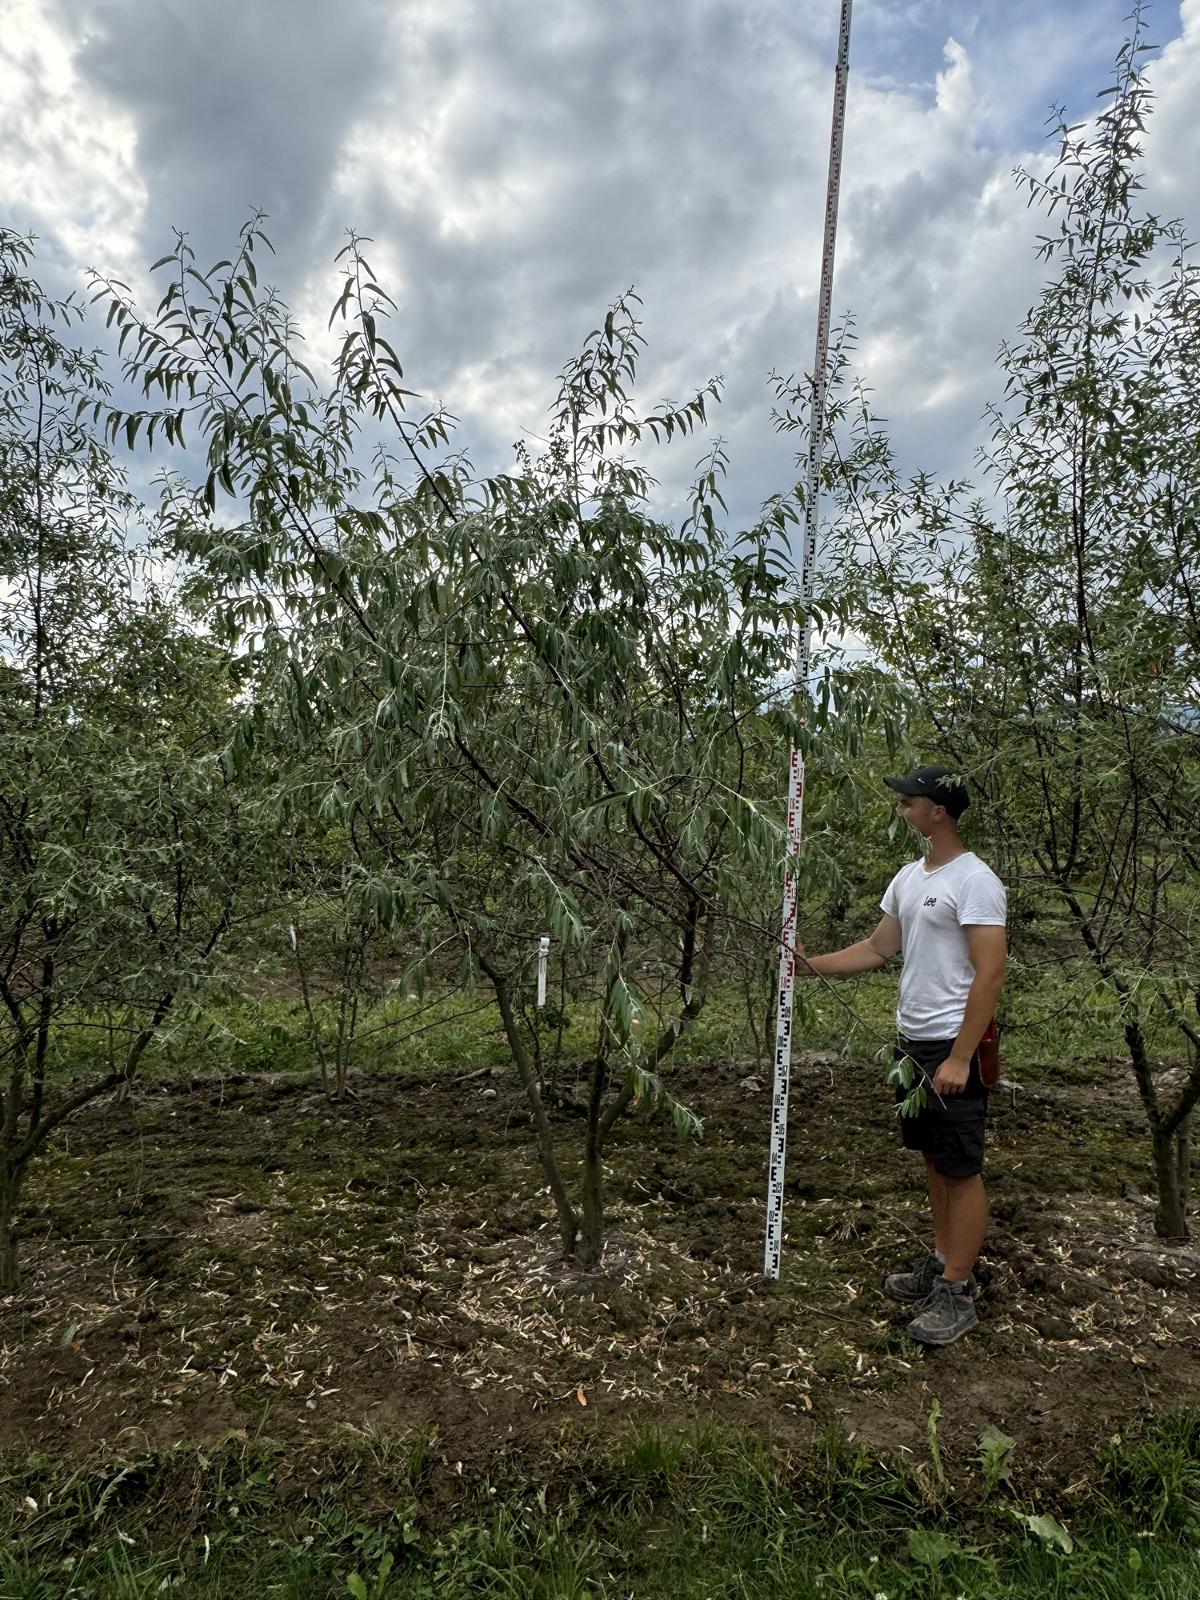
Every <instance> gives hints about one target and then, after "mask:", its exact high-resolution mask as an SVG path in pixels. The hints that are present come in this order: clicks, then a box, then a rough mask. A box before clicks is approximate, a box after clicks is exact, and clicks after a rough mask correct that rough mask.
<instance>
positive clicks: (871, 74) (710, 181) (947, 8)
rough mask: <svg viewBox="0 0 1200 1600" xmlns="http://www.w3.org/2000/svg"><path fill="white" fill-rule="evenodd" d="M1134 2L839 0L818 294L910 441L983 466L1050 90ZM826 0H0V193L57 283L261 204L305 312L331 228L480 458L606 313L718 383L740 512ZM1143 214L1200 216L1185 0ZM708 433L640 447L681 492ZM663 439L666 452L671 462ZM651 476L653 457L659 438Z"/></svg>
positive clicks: (821, 105) (769, 452)
mask: <svg viewBox="0 0 1200 1600" xmlns="http://www.w3.org/2000/svg"><path fill="white" fill-rule="evenodd" d="M1126 9H1127V4H1126V0H858V4H857V5H856V7H855V19H854V39H853V43H852V47H851V73H850V94H849V118H848V125H847V133H846V146H845V165H844V176H843V200H842V226H841V233H840V237H839V250H838V273H837V279H836V283H835V294H834V298H835V311H836V313H840V312H844V311H847V310H849V311H852V312H853V313H854V315H855V317H856V319H857V323H858V329H859V336H860V340H861V345H860V361H859V365H860V368H861V370H862V371H863V373H864V375H865V377H866V379H867V381H868V382H869V383H871V384H872V385H873V386H874V388H875V390H876V393H877V404H878V409H879V410H880V411H881V412H882V413H883V414H884V415H886V416H887V417H889V418H890V419H891V421H892V424H893V428H894V431H895V433H896V436H897V439H898V442H899V444H900V447H901V451H902V457H903V459H904V461H905V462H906V464H908V465H910V466H912V467H916V466H918V465H920V466H923V467H926V468H928V469H930V470H932V471H938V470H943V471H961V470H963V469H964V468H966V467H968V466H969V463H970V459H971V454H972V449H973V445H974V443H975V441H976V440H977V439H978V437H979V433H980V430H979V417H980V413H981V411H982V409H983V407H984V405H985V403H986V401H987V400H988V398H989V397H990V396H992V395H993V394H995V392H996V388H997V384H996V376H995V371H994V365H993V363H994V357H995V352H996V347H997V345H998V343H999V341H1000V339H1001V338H1002V337H1004V336H1005V335H1006V334H1008V333H1011V331H1012V330H1013V328H1014V327H1015V324H1016V322H1017V319H1018V318H1019V316H1020V313H1021V312H1022V310H1023V309H1024V307H1025V306H1026V305H1027V304H1028V303H1029V302H1030V300H1031V299H1032V298H1033V295H1034V294H1035V292H1036V287H1037V283H1038V266H1037V264H1036V263H1035V261H1034V259H1033V251H1032V242H1033V236H1034V233H1035V231H1036V228H1037V225H1038V217H1037V214H1036V213H1031V212H1029V211H1027V210H1026V208H1025V203H1024V200H1023V199H1022V198H1021V197H1020V196H1019V195H1018V194H1017V193H1016V191H1015V189H1014V185H1013V183H1012V178H1011V173H1012V168H1013V166H1014V164H1016V163H1018V162H1021V163H1033V164H1034V165H1035V166H1040V165H1044V164H1045V163H1046V162H1047V160H1048V159H1049V151H1048V149H1047V147H1046V146H1045V144H1044V142H1043V141H1044V137H1045V119H1046V115H1047V110H1048V107H1049V105H1050V103H1051V102H1054V101H1058V102H1063V103H1065V105H1066V106H1067V109H1068V111H1069V112H1070V113H1071V114H1072V115H1073V116H1078V117H1081V116H1086V115H1088V114H1089V113H1090V112H1091V110H1092V109H1093V107H1094V104H1095V94H1096V91H1097V90H1098V89H1100V88H1102V87H1103V86H1104V85H1105V84H1106V83H1108V82H1109V81H1110V79H1109V66H1110V63H1111V61H1112V58H1113V56H1114V55H1115V53H1116V50H1117V48H1118V46H1119V44H1120V41H1121V38H1122V35H1123V31H1124V30H1123V23H1122V17H1123V13H1124V11H1125V10H1126ZM837 16H838V3H837V0H559V3H558V4H554V5H551V4H547V3H545V0H338V3H337V4H331V3H328V0H0V22H2V24H3V25H2V26H0V185H2V192H3V194H4V195H5V196H6V200H7V205H6V211H7V215H6V218H5V220H6V222H7V223H8V225H10V226H13V227H17V228H19V229H21V230H23V231H25V230H30V231H34V232H36V233H37V234H38V235H39V236H40V238H41V241H42V244H41V262H42V272H43V276H44V277H46V278H47V279H48V280H50V281H52V282H53V283H54V284H55V286H56V287H57V286H62V285H64V284H68V285H69V284H81V283H82V282H83V281H84V278H85V274H86V271H87V269H88V268H89V267H95V268H97V269H99V270H101V271H103V272H107V273H113V274H115V275H117V276H120V277H123V278H126V279H127V280H128V281H130V282H131V283H133V284H135V285H136V284H138V282H139V280H141V281H144V277H143V273H144V268H145V267H146V265H148V263H149V262H150V261H151V260H153V259H154V258H155V257H157V256H159V255H161V254H163V253H164V252H165V251H166V250H168V249H169V248H170V247H171V243H172V229H173V228H174V227H180V228H183V229H186V230H187V231H188V233H189V234H190V236H191V239H192V242H193V244H194V245H195V247H196V250H197V253H198V255H200V256H201V257H202V258H206V259H208V260H211V259H214V258H215V257H216V256H219V255H225V254H227V253H229V250H230V244H231V242H232V240H233V239H234V236H235V234H236V230H237V227H238V224H239V223H240V222H241V221H242V220H243V219H244V218H245V216H246V215H247V214H248V212H249V211H250V210H251V209H252V208H254V207H256V206H261V207H262V208H264V209H265V210H266V211H267V212H268V213H269V214H270V219H271V220H270V222H269V224H268V231H269V232H270V234H271V236H272V238H273V241H274V243H275V246H276V249H277V251H278V258H277V261H276V263H275V267H274V272H275V276H276V280H277V282H278V283H279V285H280V287H281V288H282V289H283V290H284V292H285V294H286V295H287V296H288V298H289V299H290V300H291V301H292V303H293V305H294V306H295V307H296V308H297V310H298V311H299V313H300V315H301V318H302V321H303V322H304V323H305V324H306V325H307V326H308V327H310V328H311V329H312V330H313V332H314V333H319V332H320V330H322V329H323V328H324V326H325V321H326V316H327V313H328V307H329V304H330V303H331V301H332V298H333V294H334V284H335V281H336V280H335V274H334V270H333V268H332V265H331V261H332V257H333V255H334V253H335V252H336V251H337V249H338V248H339V247H340V245H341V243H342V242H343V241H344V234H345V230H346V229H347V228H348V227H353V228H355V229H357V230H359V231H360V232H362V233H366V234H370V235H372V236H373V237H374V238H375V240H376V241H377V243H376V245H375V247H374V249H373V250H372V251H371V256H372V260H373V264H374V265H375V267H376V269H377V271H378V272H379V273H380V274H381V275H382V278H383V281H384V283H385V284H386V285H387V286H388V287H389V288H390V289H391V290H392V292H393V293H394V295H395V297H396V299H397V300H398V302H399V307H400V310H399V317H398V322H397V325H396V327H395V329H394V335H393V337H394V342H395V343H396V344H397V346H398V347H399V349H400V351H401V353H402V357H403V358H404V360H405V366H406V374H407V377H408V378H409V379H410V380H411V381H412V383H413V386H414V387H416V388H420V389H421V390H423V391H424V392H426V393H428V394H430V395H433V396H437V397H439V398H441V399H444V400H445V402H446V403H447V404H448V405H449V406H450V408H451V409H452V410H454V411H455V412H457V413H458V414H459V416H460V417H461V418H462V419H463V427H462V433H461V435H460V437H461V438H462V439H463V441H464V442H466V443H467V444H469V446H470V447H471V449H472V453H473V455H474V456H475V459H476V461H477V463H479V464H480V465H484V466H487V467H489V468H494V467H497V466H501V465H504V464H505V463H506V462H507V461H508V460H509V459H510V456H509V454H508V447H509V445H510V443H511V441H512V440H513V439H515V438H516V437H517V436H518V434H520V433H521V432H524V431H531V432H533V433H538V432H540V431H542V429H543V425H544V419H545V414H546V406H547V404H548V401H549V399H550V396H551V394H552V389H553V379H554V374H555V373H556V372H557V370H558V369H559V367H560V366H561V365H562V364H563V362H564V360H565V359H566V358H567V357H568V356H569V354H570V353H571V351H572V350H573V349H574V348H575V346H576V344H577V343H578V341H579V340H580V339H581V337H582V336H583V335H584V334H585V333H586V332H587V330H588V329H589V328H590V327H592V326H594V325H595V324H596V322H597V321H598V320H599V318H600V317H601V316H602V315H603V311H604V308H605V306H606V305H607V304H608V303H609V301H611V299H612V298H613V297H614V296H615V295H616V294H618V293H619V292H620V291H621V290H622V289H624V288H625V287H627V286H628V285H630V284H636V286H637V288H638V291H639V293H640V294H641V295H642V297H643V299H644V301H645V331H646V334H647V337H648V339H649V352H648V358H647V362H646V366H645V386H644V394H645V398H646V400H647V401H654V400H657V399H658V398H659V397H661V396H662V395H664V394H666V395H670V396H672V397H674V398H681V397H683V396H684V395H685V394H686V393H687V392H689V391H690V390H691V389H692V388H693V387H695V386H696V385H698V384H700V383H701V382H703V380H704V379H705V378H707V377H708V376H709V375H711V374H714V373H721V374H723V375H724V378H725V380H726V400H725V404H724V405H723V407H722V408H721V411H720V413H719V418H718V424H717V425H718V426H719V428H720V431H721V432H722V433H723V434H724V435H725V436H726V438H727V440H728V442H729V447H730V451H731V455H732V466H733V470H732V478H731V490H732V493H731V497H730V498H731V509H732V510H733V513H734V516H735V518H736V519H739V520H741V521H743V522H744V520H745V519H746V518H748V517H749V516H751V515H752V514H753V511H754V509H755V507H756V506H757V505H758V503H759V502H760V501H761V500H762V499H763V498H764V497H765V496H766V495H767V494H769V493H771V492H773V491H775V490H778V489H781V488H783V487H786V486H787V484H788V483H789V482H790V481H791V480H792V478H793V476H794V474H793V471H792V467H791V457H792V450H793V445H792V443H791V442H789V441H786V440H781V439H779V438H777V437H776V436H775V435H774V434H773V432H772V429H771V426H770V421H769V412H770V405H771V395H770V391H769V388H768V385H767V381H766V375H767V372H768V371H769V370H770V369H771V368H772V367H776V368H781V369H783V370H787V371H790V370H797V369H801V370H802V369H805V368H806V367H807V366H808V365H809V364H810V362H811V352H812V341H813V318H814V305H815V298H816V286H817V276H818V270H819V252H820V229H821V220H822V210H823V203H824V182H825V166H826V161H827V153H828V139H829V114H830V97H831V92H832V63H833V56H834V47H835V42H836V41H835V32H836V24H837ZM1150 36H1151V38H1152V39H1153V40H1154V41H1155V42H1156V43H1158V44H1160V45H1161V46H1162V47H1163V49H1162V53H1161V56H1160V57H1159V58H1158V60H1157V62H1156V63H1155V65H1154V67H1153V82H1154V85H1155V88H1156V91H1157V94H1158V110H1157V113H1156V116H1155V119H1154V122H1153V124H1152V127H1151V133H1150V139H1149V146H1148V172H1149V178H1150V187H1149V193H1148V203H1150V204H1152V205H1154V206H1157V207H1158V208H1160V209H1161V210H1163V211H1167V212H1170V213H1171V214H1173V215H1182V216H1184V217H1185V218H1186V219H1188V220H1189V221H1190V223H1191V224H1192V225H1193V229H1194V230H1195V225H1196V224H1197V222H1198V221H1200V117H1197V115H1196V110H1197V107H1200V0H1183V3H1182V5H1180V4H1178V3H1177V0H1157V3H1156V4H1155V5H1154V6H1153V7H1152V8H1151V29H1150ZM701 453H702V449H701V447H700V445H699V444H695V443H685V444H684V445H683V446H681V447H679V450H678V453H676V454H674V455H673V456H672V458H671V461H669V462H665V463H662V464H661V471H662V476H663V485H664V487H663V492H662V501H663V503H664V504H666V505H670V504H672V503H673V502H674V501H676V500H677V497H678V494H679V492H680V489H681V486H682V484H683V483H684V482H686V480H687V477H688V474H689V472H690V469H691V466H692V463H693V461H694V460H695V459H696V458H697V457H699V456H700V454H701ZM672 462H673V463H674V464H673V465H672ZM655 465H656V468H657V467H659V465H660V464H659V462H658V461H657V459H656V462H655Z"/></svg>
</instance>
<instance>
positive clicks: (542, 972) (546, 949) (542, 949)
mask: <svg viewBox="0 0 1200 1600" xmlns="http://www.w3.org/2000/svg"><path fill="white" fill-rule="evenodd" d="M549 957H550V935H549V934H548V933H544V934H543V935H542V936H541V938H540V939H539V940H538V986H537V1003H538V1006H539V1007H541V1006H544V1005H545V1004H546V962H547V961H548V960H549Z"/></svg>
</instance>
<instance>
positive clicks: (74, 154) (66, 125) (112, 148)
mask: <svg viewBox="0 0 1200 1600" xmlns="http://www.w3.org/2000/svg"><path fill="white" fill-rule="evenodd" d="M4 13H5V14H4V27H3V30H2V31H0V189H2V190H3V192H4V195H5V201H6V212H7V221H8V225H9V226H10V227H16V228H18V229H20V230H21V231H30V232H36V233H38V234H39V235H40V236H41V237H42V238H43V240H44V247H45V249H46V250H47V251H48V252H49V254H50V255H51V257H52V258H53V259H54V260H56V262H57V263H58V264H59V265H60V267H61V268H63V269H65V270H66V272H67V273H69V274H70V276H72V277H73V278H74V279H75V281H76V282H78V281H79V279H80V277H81V272H80V268H81V266H86V265H90V264H92V263H93V262H96V261H105V262H108V263H111V264H112V266H113V267H114V269H115V270H117V271H118V272H125V271H132V270H133V268H134V266H135V264H136V262H137V261H138V258H139V256H140V254H141V249H140V239H139V230H140V228H141V226H142V221H143V216H144V207H145V200H146V189H145V185H144V183H143V182H142V178H141V175H140V173H139V171H138V160H137V158H138V152H137V139H136V131H135V120H134V117H133V115H132V113H131V112H130V111H128V110H126V109H125V108H124V107H122V106H120V105H119V104H117V105H114V104H111V103H110V102H109V101H108V100H107V99H106V98H105V97H104V96H103V95H101V94H99V93H97V92H96V91H95V89H93V88H92V87H90V86H89V85H87V84H86V83H85V82H83V81H82V80H81V78H80V76H79V74H78V72H77V71H76V69H75V64H74V51H73V48H72V46H73V41H72V40H71V39H70V37H69V36H68V35H67V33H66V32H65V31H64V30H63V28H62V27H61V26H60V25H59V24H58V23H57V22H56V21H55V20H54V19H53V18H52V17H51V16H49V15H48V14H47V12H46V10H45V7H44V6H42V5H39V4H38V3H37V0H6V3H5V7H4Z"/></svg>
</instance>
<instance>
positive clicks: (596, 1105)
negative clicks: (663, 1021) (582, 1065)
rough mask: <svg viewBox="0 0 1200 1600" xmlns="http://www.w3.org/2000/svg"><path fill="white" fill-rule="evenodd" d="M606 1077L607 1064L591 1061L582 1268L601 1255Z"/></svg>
mask: <svg viewBox="0 0 1200 1600" xmlns="http://www.w3.org/2000/svg"><path fill="white" fill-rule="evenodd" d="M607 1076H608V1070H607V1063H606V1062H605V1060H604V1059H603V1057H602V1056H599V1055H597V1057H596V1059H595V1060H594V1061H593V1062H592V1082H591V1093H590V1094H589V1095H588V1108H587V1142H586V1144H585V1145H584V1152H583V1208H582V1217H581V1219H580V1220H581V1226H580V1230H579V1243H578V1245H577V1246H576V1250H575V1256H576V1259H577V1260H578V1262H579V1265H580V1266H581V1267H584V1268H588V1267H594V1266H597V1265H598V1264H599V1261H600V1257H601V1256H602V1255H603V1254H604V1137H603V1134H602V1132H601V1129H600V1104H601V1101H602V1099H603V1097H604V1083H605V1080H606V1078H607Z"/></svg>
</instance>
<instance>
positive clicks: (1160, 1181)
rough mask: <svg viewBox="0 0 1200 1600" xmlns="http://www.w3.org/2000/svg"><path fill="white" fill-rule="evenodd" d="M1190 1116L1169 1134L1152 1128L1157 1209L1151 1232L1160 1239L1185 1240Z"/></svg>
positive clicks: (1188, 1193)
mask: <svg viewBox="0 0 1200 1600" xmlns="http://www.w3.org/2000/svg"><path fill="white" fill-rule="evenodd" d="M1191 1120H1192V1119H1191V1116H1190V1115H1189V1116H1186V1117H1184V1119H1183V1121H1182V1122H1181V1123H1180V1124H1179V1125H1178V1127H1176V1128H1173V1129H1171V1130H1170V1131H1169V1132H1167V1131H1164V1130H1163V1129H1162V1128H1155V1129H1153V1131H1152V1134H1151V1138H1152V1140H1153V1146H1154V1175H1155V1180H1156V1185H1157V1188H1158V1207H1157V1209H1156V1210H1155V1213H1154V1231H1155V1233H1156V1234H1157V1235H1158V1236H1159V1238H1160V1239H1188V1238H1190V1237H1191V1234H1190V1232H1189V1230H1188V1200H1189V1198H1190V1191H1191V1164H1192V1162H1191V1156H1192V1140H1191Z"/></svg>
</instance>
